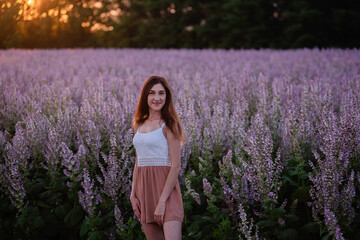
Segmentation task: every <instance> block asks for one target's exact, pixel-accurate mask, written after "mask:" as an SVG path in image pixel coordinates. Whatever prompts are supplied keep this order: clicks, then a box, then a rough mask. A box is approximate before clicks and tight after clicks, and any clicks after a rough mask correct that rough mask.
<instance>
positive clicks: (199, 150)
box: [0, 49, 360, 240]
mask: <svg viewBox="0 0 360 240" xmlns="http://www.w3.org/2000/svg"><path fill="white" fill-rule="evenodd" d="M151 75H161V76H164V77H165V78H166V79H167V80H168V82H169V84H170V86H171V87H172V89H173V95H174V102H175V105H176V109H177V111H178V114H179V117H180V119H181V121H182V124H183V128H184V132H185V137H186V143H185V145H184V147H183V149H182V158H181V160H182V169H181V172H180V176H179V182H180V186H181V189H182V195H183V202H184V213H185V218H184V222H183V239H201V240H203V239H360V230H359V229H360V94H359V93H360V50H339V49H328V50H319V49H313V50H310V49H301V50H287V51H277V50H171V49H170V50H154V49H96V50H95V49H63V50H1V51H0V238H1V239H145V235H144V234H143V232H142V230H141V224H140V223H139V221H138V220H137V218H136V216H135V215H134V212H133V210H132V208H131V204H130V200H129V197H130V191H131V183H132V170H133V166H134V161H135V150H134V147H133V146H132V138H133V132H132V129H131V123H132V122H131V121H132V116H133V114H134V111H135V107H136V104H137V100H138V97H139V95H140V90H141V87H142V84H143V82H144V81H145V79H146V78H147V77H149V76H151Z"/></svg>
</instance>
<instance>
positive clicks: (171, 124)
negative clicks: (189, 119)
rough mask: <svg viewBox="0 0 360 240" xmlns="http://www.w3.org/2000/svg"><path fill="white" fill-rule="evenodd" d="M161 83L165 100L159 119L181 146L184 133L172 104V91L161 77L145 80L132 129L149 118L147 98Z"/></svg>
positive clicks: (151, 77)
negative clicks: (178, 140) (153, 88)
mask: <svg viewBox="0 0 360 240" xmlns="http://www.w3.org/2000/svg"><path fill="white" fill-rule="evenodd" d="M158 83H161V85H163V87H164V88H165V92H166V100H165V104H164V106H163V108H162V109H161V118H162V119H164V121H165V124H166V126H167V127H168V128H169V129H170V130H171V131H172V132H173V134H174V135H175V137H177V138H179V139H180V142H181V145H183V144H184V141H185V138H184V132H183V130H182V126H181V123H180V120H179V117H178V115H177V113H176V110H175V106H174V102H173V100H172V93H171V92H172V91H171V88H170V86H169V84H168V83H167V81H166V79H165V78H164V77H162V76H150V77H149V78H148V79H146V81H145V83H144V85H143V87H142V89H141V94H140V98H139V102H138V104H137V107H136V111H135V115H134V117H133V125H132V126H133V128H134V129H135V127H136V128H138V127H139V126H140V125H141V124H142V123H144V122H145V120H146V119H147V118H148V117H149V105H148V103H147V97H148V95H149V92H150V90H151V88H152V87H153V86H154V85H155V84H158Z"/></svg>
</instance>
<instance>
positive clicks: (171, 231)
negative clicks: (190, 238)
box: [164, 220, 182, 240]
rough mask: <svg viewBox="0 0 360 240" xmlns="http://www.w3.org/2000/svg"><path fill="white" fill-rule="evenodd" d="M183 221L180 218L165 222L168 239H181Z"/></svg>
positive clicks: (165, 232) (166, 237)
mask: <svg viewBox="0 0 360 240" xmlns="http://www.w3.org/2000/svg"><path fill="white" fill-rule="evenodd" d="M181 227H182V222H181V221H179V220H171V221H166V222H165V223H164V234H165V239H166V240H181Z"/></svg>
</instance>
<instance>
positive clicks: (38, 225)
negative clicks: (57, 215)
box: [32, 216, 45, 229]
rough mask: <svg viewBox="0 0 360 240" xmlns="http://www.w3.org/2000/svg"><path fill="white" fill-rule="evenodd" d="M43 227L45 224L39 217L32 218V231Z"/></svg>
mask: <svg viewBox="0 0 360 240" xmlns="http://www.w3.org/2000/svg"><path fill="white" fill-rule="evenodd" d="M44 226H45V222H44V220H43V219H42V217H41V216H37V217H35V218H34V221H33V227H32V228H33V229H37V228H42V227H44Z"/></svg>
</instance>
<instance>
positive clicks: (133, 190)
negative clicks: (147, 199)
mask: <svg viewBox="0 0 360 240" xmlns="http://www.w3.org/2000/svg"><path fill="white" fill-rule="evenodd" d="M136 131H137V127H135V128H134V134H135V133H136ZM137 159H138V157H137V153H136V151H135V164H134V170H133V176H132V184H131V195H130V198H131V197H136V193H135V188H134V183H135V181H136V171H135V168H136V167H137V162H138V160H137Z"/></svg>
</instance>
